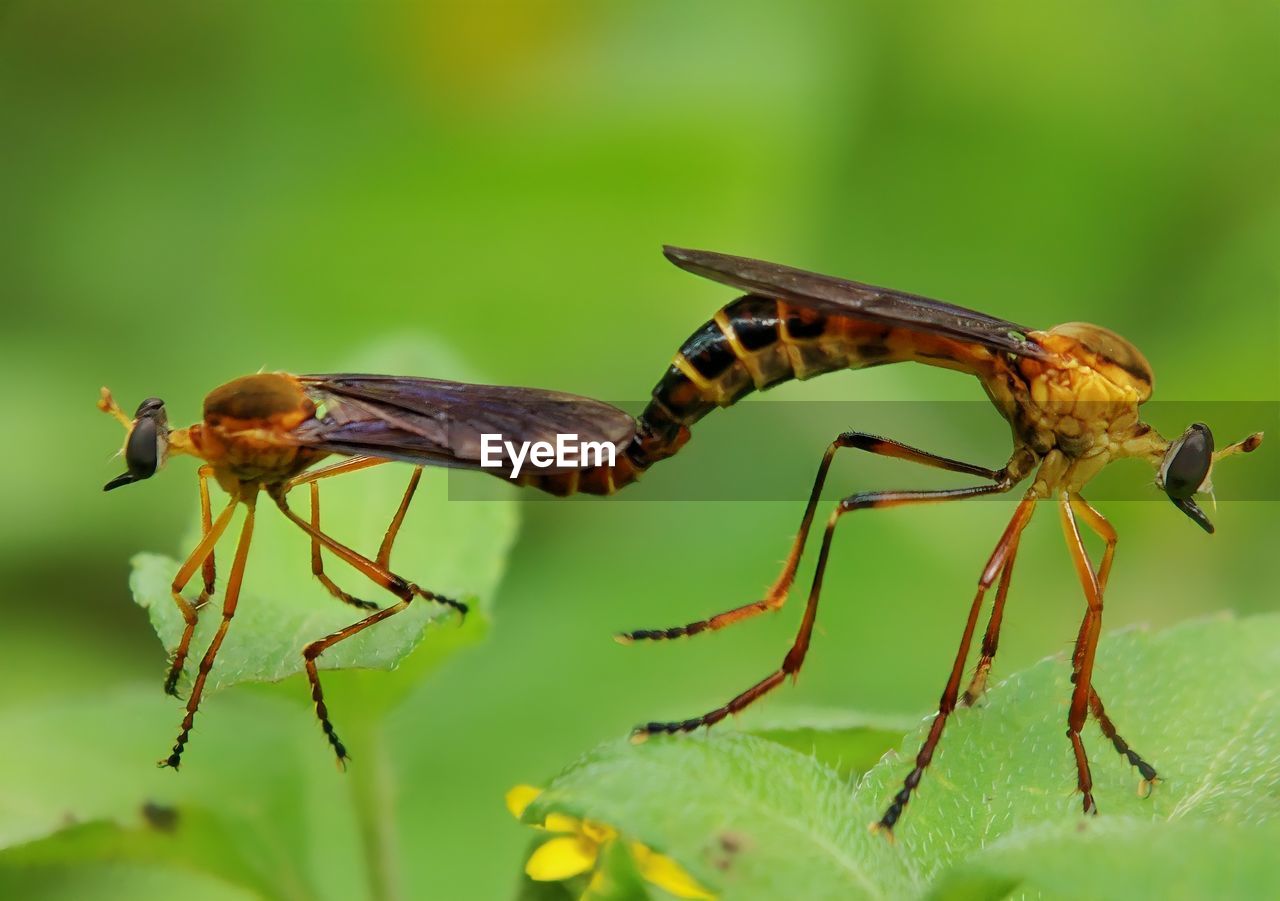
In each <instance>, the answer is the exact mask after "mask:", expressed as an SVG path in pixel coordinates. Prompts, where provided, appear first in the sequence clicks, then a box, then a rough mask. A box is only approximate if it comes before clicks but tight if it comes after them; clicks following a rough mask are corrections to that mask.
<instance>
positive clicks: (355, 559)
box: [272, 488, 467, 767]
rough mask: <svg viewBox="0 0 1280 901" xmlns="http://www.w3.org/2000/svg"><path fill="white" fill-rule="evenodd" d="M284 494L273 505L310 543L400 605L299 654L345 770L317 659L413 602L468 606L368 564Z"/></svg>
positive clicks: (344, 756)
mask: <svg viewBox="0 0 1280 901" xmlns="http://www.w3.org/2000/svg"><path fill="white" fill-rule="evenodd" d="M287 494H288V488H285V489H283V490H280V491H277V492H275V493H273V494H272V499H273V500H274V501H275V502H276V506H278V507H279V508H280V510H281V512H283V513H284V515H285V516H287V517H288V518H289V519H290V520H291V521H292V522H293V523H294V524H296V525H297V526H298V527H299V528H300V529H302V530H303V531H304V532H306V533H307V534H308V535H310V536H311V537H312V539H314V540H316V541H319V542H320V544H321V545H323V546H324V548H325V549H326V550H328V551H329V552H330V553H332V554H333V555H335V556H336V557H338V558H340V559H341V560H343V561H345V562H346V563H348V564H350V565H351V566H353V567H354V568H355V569H357V570H359V571H360V572H361V573H363V574H364V575H365V577H366V578H368V579H369V580H370V581H372V582H373V583H374V584H375V585H378V586H379V587H381V588H383V589H385V590H387V591H389V592H391V593H392V594H394V595H395V596H396V597H397V598H399V601H398V602H397V603H395V604H393V605H391V606H390V607H385V608H383V609H382V610H378V611H375V612H374V613H371V614H370V615H368V616H366V617H365V618H364V619H362V620H359V621H358V622H356V623H353V624H352V625H350V626H347V627H346V628H343V629H339V630H338V631H337V632H333V633H330V634H329V635H326V636H325V637H324V638H322V639H320V640H319V641H313V642H312V643H311V644H309V645H307V646H306V647H305V648H304V649H303V651H302V656H303V660H304V661H305V665H306V670H307V680H308V681H309V682H310V683H311V699H312V701H314V702H315V705H316V716H317V717H318V718H319V719H320V727H321V728H322V729H323V730H324V734H325V737H326V738H328V740H329V744H330V746H331V747H332V748H333V751H334V753H335V754H336V755H337V757H338V764H339V765H340V766H343V767H345V766H346V760H347V757H348V755H347V749H346V746H345V745H344V744H343V743H342V741H341V740H340V739H339V738H338V735H337V733H336V732H335V731H334V729H333V724H332V723H331V722H330V721H329V709H328V707H326V706H325V701H324V690H323V689H322V688H321V687H320V673H319V670H318V669H317V668H316V663H315V661H316V658H317V657H319V656H320V655H321V654H323V653H324V651H325V650H326V649H327V648H330V647H332V646H333V645H335V644H337V643H338V642H340V641H345V640H346V639H348V638H350V637H351V636H353V635H358V634H359V633H360V632H363V631H364V630H365V629H367V628H369V627H370V626H372V625H374V624H375V623H380V622H382V621H383V620H384V619H387V618H388V617H391V616H394V615H395V614H397V613H399V612H400V611H401V610H404V609H405V608H406V607H408V606H409V604H411V603H412V602H413V600H414V599H415V598H422V599H423V600H426V601H434V602H436V603H438V604H442V605H444V606H446V607H452V608H453V609H454V610H457V611H458V612H459V613H461V614H463V615H464V616H465V615H466V612H467V606H466V604H463V603H461V602H459V601H455V600H452V599H451V598H447V597H445V596H444V595H440V594H435V593H434V592H430V591H427V590H426V589H424V588H421V587H420V586H418V585H415V584H414V583H412V582H409V581H406V580H405V579H402V578H401V577H400V576H397V575H396V574H395V573H393V572H391V571H390V570H388V569H387V568H386V567H384V566H380V565H379V564H378V563H376V562H374V561H373V560H370V559H369V558H368V557H366V556H364V555H363V554H360V553H359V552H357V551H354V550H352V549H351V548H349V547H347V546H346V545H345V544H342V543H341V542H339V541H337V540H335V539H334V538H332V537H330V536H329V535H326V534H325V533H324V532H322V531H320V530H319V529H318V528H316V527H315V526H313V525H312V524H311V523H309V522H307V521H306V520H305V519H303V518H302V517H301V516H299V515H298V514H297V513H294V512H293V510H291V509H290V508H289V502H288V500H287V499H286V495H287Z"/></svg>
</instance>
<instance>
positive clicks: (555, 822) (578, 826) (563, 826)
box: [542, 813, 582, 832]
mask: <svg viewBox="0 0 1280 901" xmlns="http://www.w3.org/2000/svg"><path fill="white" fill-rule="evenodd" d="M542 828H543V829H546V830H547V831H549V832H581V831H582V820H580V819H578V818H577V817H571V816H569V815H568V814H567V813H549V814H547V818H546V820H544V821H543V823H542Z"/></svg>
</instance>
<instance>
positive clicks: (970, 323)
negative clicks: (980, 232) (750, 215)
mask: <svg viewBox="0 0 1280 901" xmlns="http://www.w3.org/2000/svg"><path fill="white" fill-rule="evenodd" d="M663 253H665V254H666V257H667V259H669V260H670V261H671V262H673V263H675V264H676V265H677V266H679V267H680V268H681V269H684V270H686V271H688V272H692V273H694V274H695V275H701V276H703V277H704V278H709V279H711V280H712V281H717V282H720V283H721V284H725V285H729V286H731V287H734V288H738V289H740V290H743V291H749V292H751V293H752V294H762V295H764V296H766V297H777V298H781V299H783V300H785V301H787V302H788V303H792V304H795V305H797V306H803V307H812V308H813V309H817V310H822V311H823V312H826V313H835V314H838V315H843V316H851V317H856V318H859V319H867V320H870V321H872V322H882V323H884V324H886V325H893V326H899V327H901V328H906V329H913V330H915V331H920V332H929V333H931V334H937V335H946V336H947V337H948V338H955V339H957V340H960V341H971V342H973V343H975V344H981V345H983V346H984V347H989V348H991V349H992V350H998V351H1003V352H1004V353H1011V354H1016V355H1018V356H1022V357H1035V358H1037V359H1041V360H1047V359H1051V355H1050V354H1049V352H1048V351H1046V350H1045V349H1044V348H1042V347H1041V346H1040V345H1039V344H1037V343H1035V342H1034V341H1031V340H1029V339H1028V338H1027V337H1026V333H1027V332H1028V331H1029V330H1028V329H1027V328H1025V327H1024V326H1021V325H1018V324H1016V323H1013V322H1008V321H1006V320H1003V319H996V318H994V317H992V316H988V315H986V314H985V313H979V312H976V311H974V310H966V309H965V308H964V307H957V306H955V305H953V304H949V303H943V302H942V301H938V300H930V299H929V298H927V297H918V296H916V295H914V294H906V293H903V292H902V291H893V290H890V289H889V288H877V287H875V286H873V285H864V284H861V283H859V282H852V281H848V280H847V279H842V278H834V277H832V276H829V275H819V274H818V273H816V272H806V271H805V270H803V269H792V268H791V267H790V266H780V265H778V264H777V263H765V262H762V261H760V260H752V259H748V258H746V257H735V256H729V255H728V254H723V253H712V252H711V251H707V250H685V249H683V248H680V247H664V248H663Z"/></svg>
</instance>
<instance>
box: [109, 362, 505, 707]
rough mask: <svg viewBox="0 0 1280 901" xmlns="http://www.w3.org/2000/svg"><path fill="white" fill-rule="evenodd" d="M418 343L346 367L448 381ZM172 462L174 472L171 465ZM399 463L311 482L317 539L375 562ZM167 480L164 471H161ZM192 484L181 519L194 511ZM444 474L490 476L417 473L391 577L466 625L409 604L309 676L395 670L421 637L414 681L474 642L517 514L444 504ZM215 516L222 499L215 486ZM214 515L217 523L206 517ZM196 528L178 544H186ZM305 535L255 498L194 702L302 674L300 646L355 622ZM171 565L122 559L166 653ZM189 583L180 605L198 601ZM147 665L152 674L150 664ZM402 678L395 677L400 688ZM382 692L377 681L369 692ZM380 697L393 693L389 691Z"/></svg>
mask: <svg viewBox="0 0 1280 901" xmlns="http://www.w3.org/2000/svg"><path fill="white" fill-rule="evenodd" d="M445 358H447V354H444V353H442V352H441V351H439V350H438V349H434V348H432V347H431V345H430V344H429V343H425V344H424V343H422V342H406V341H403V340H401V341H396V342H392V343H387V344H383V345H380V346H379V347H377V348H374V349H371V350H369V351H367V352H365V353H364V354H362V355H361V356H360V357H359V358H358V359H357V360H354V361H352V365H351V367H350V368H351V369H352V370H354V371H382V372H403V373H422V374H431V373H439V372H441V371H450V372H456V371H457V370H458V369H459V368H460V367H459V366H457V365H456V364H455V363H452V362H450V361H448V360H447V359H445ZM185 462H187V461H184V460H182V459H178V460H175V461H174V469H177V468H178V466H180V465H181V464H182V463H185ZM410 472H411V470H410V467H408V466H405V465H401V464H394V463H392V464H388V465H385V466H379V467H375V468H373V469H370V470H365V471H362V472H357V473H352V474H350V475H345V476H342V477H339V478H335V479H332V480H325V481H322V482H320V483H319V485H320V496H321V525H322V527H323V528H324V530H325V531H326V532H328V533H329V534H331V535H333V536H334V537H335V538H337V539H338V540H339V541H342V542H344V543H346V544H348V545H350V546H351V547H353V548H355V549H357V550H359V551H361V552H362V553H364V554H365V555H367V556H369V557H373V556H375V555H376V554H377V551H378V547H379V545H380V543H381V541H382V537H383V535H384V533H385V531H386V528H387V526H388V524H389V523H390V520H391V516H392V514H393V513H394V512H395V510H396V507H397V506H398V504H399V503H400V499H401V497H402V496H403V494H404V491H405V488H406V486H407V484H408V480H409V475H410ZM169 475H170V477H172V476H173V473H170V474H169ZM190 477H191V479H192V489H193V490H192V502H193V511H194V510H195V509H196V508H195V506H194V505H195V502H196V493H195V491H194V488H195V478H194V474H191V476H190ZM450 478H476V479H485V478H491V477H489V476H486V475H484V474H479V473H477V474H454V475H450V474H449V473H447V472H446V471H444V470H442V469H439V468H428V469H427V470H426V471H424V473H423V478H422V482H421V484H420V486H419V488H418V492H417V494H416V496H415V498H414V501H413V505H412V506H411V507H410V509H409V513H408V515H407V517H406V518H405V521H404V525H403V527H402V528H401V530H400V534H399V538H398V540H397V542H396V546H395V552H394V554H393V556H392V568H393V570H394V571H395V572H397V573H398V574H400V575H403V576H404V577H405V578H406V579H408V580H410V581H413V582H416V583H418V584H419V585H422V586H423V587H424V588H427V589H429V590H431V591H434V592H437V593H439V594H444V595H446V596H448V597H453V598H456V599H459V600H464V601H466V602H468V603H469V604H470V605H471V607H472V614H471V615H470V616H469V619H470V620H471V622H469V623H468V624H467V625H466V626H463V627H462V631H459V617H458V615H457V614H456V613H454V612H452V611H450V610H449V609H448V608H446V607H443V606H441V605H439V604H434V603H431V602H428V601H421V600H419V601H415V602H414V603H413V604H411V605H410V606H409V607H408V608H407V609H405V610H404V611H403V612H401V613H399V614H397V615H396V616H394V617H392V618H391V619H389V620H386V621H384V622H382V623H379V624H378V625H376V626H374V627H372V628H369V629H367V630H365V631H364V632H362V633H360V634H358V635H356V636H354V637H352V638H351V639H348V640H346V641H343V642H341V643H339V644H337V645H335V646H333V647H332V648H330V649H328V650H326V651H325V653H324V654H323V655H322V656H321V657H320V659H319V666H320V668H321V669H374V670H390V669H394V668H396V667H397V666H398V665H400V664H401V663H402V662H404V661H405V660H406V658H408V657H410V654H411V652H413V650H414V649H415V648H416V647H417V646H418V645H419V643H420V642H421V641H422V638H423V636H424V634H426V632H427V631H428V629H431V630H432V631H433V632H435V633H437V634H439V635H440V641H439V642H438V643H437V644H436V647H434V648H432V649H426V650H424V653H423V654H422V655H421V659H418V655H415V659H414V663H413V667H412V669H413V670H414V674H415V675H422V674H423V673H425V671H426V670H428V669H430V668H431V666H433V665H434V664H435V663H436V662H438V660H439V659H440V658H441V656H442V651H445V650H452V649H454V648H456V647H460V646H463V645H465V644H469V643H471V642H472V641H474V640H477V639H478V638H479V637H481V636H482V635H483V634H484V631H485V624H486V621H487V619H488V614H489V607H490V603H491V600H492V597H493V594H494V591H495V590H496V588H497V585H498V582H499V580H500V579H501V577H502V572H503V567H504V564H505V561H506V557H507V554H508V551H509V549H510V546H511V544H512V542H513V540H514V537H515V532H516V508H515V503H514V500H513V499H512V495H511V494H510V493H507V494H506V496H505V497H504V499H500V500H490V501H482V502H481V501H466V502H459V503H450V501H449V496H448V495H449V492H448V484H449V480H450ZM214 495H215V496H214V501H213V503H214V506H215V510H216V509H217V508H218V507H219V506H220V504H221V503H224V502H225V496H224V495H221V493H220V492H218V491H217V490H216V488H215V490H214ZM290 503H291V506H292V507H293V509H294V510H295V511H297V512H299V513H300V514H302V515H304V516H305V515H307V513H308V511H309V510H310V499H309V494H308V489H306V488H305V487H304V488H302V489H299V490H297V491H295V492H294V493H293V494H292V495H291V496H290ZM243 515H244V514H243V512H241V513H239V514H237V516H236V518H235V519H234V520H233V522H232V524H231V526H230V527H229V528H228V530H227V534H226V535H224V537H223V540H222V541H221V542H220V543H219V547H218V553H219V556H218V560H217V563H218V577H219V580H220V581H219V586H218V591H217V592H216V593H215V595H214V597H213V599H212V600H211V601H210V602H209V603H208V604H206V605H205V607H204V608H203V609H202V610H201V615H200V623H199V625H198V626H197V628H196V632H195V636H194V638H193V640H192V644H191V656H190V657H189V658H188V662H187V666H186V670H185V682H186V684H187V685H188V686H189V684H190V680H191V678H192V677H193V675H194V673H195V671H196V667H197V666H198V665H199V661H200V657H201V655H202V654H203V652H204V649H205V648H206V647H207V646H208V644H209V641H210V640H211V638H212V637H213V633H214V631H215V630H216V629H217V626H218V622H219V619H220V617H219V610H220V606H221V603H222V588H223V587H224V586H225V580H226V577H227V573H228V571H229V568H230V564H231V555H232V554H233V553H234V549H235V545H236V539H237V536H238V533H239V528H240V524H241V523H242V522H243ZM215 516H216V513H215ZM198 539H199V521H198V518H196V517H195V516H194V515H193V526H192V528H191V530H190V532H189V534H188V535H187V537H186V539H185V540H184V541H183V542H182V543H181V547H182V548H184V549H189V548H191V547H194V546H195V544H196V542H197V541H198ZM310 546H311V544H310V538H309V537H308V536H307V535H306V534H305V533H304V532H302V530H301V529H299V528H298V527H297V526H295V525H294V524H293V523H291V522H289V521H288V520H287V519H285V517H284V516H283V515H281V514H280V512H279V511H278V510H277V509H276V508H275V505H274V504H273V503H272V502H271V501H270V500H269V499H267V498H265V497H262V498H260V499H259V503H258V513H257V518H256V522H255V527H254V535H253V543H252V545H251V548H250V551H249V558H248V564H247V568H246V575H245V579H244V587H243V589H242V591H241V595H240V601H239V605H238V607H237V610H236V615H235V619H234V620H233V621H232V624H231V627H230V629H229V631H228V633H227V638H226V641H225V643H224V644H223V646H222V648H221V650H220V652H219V654H218V659H217V663H216V665H215V666H214V669H213V671H212V673H211V674H210V676H209V680H208V683H207V685H206V689H205V691H206V695H208V694H212V693H214V692H216V691H218V690H220V689H224V688H227V687H229V686H232V685H236V684H239V683H242V682H276V681H279V680H281V679H284V678H286V677H287V676H290V675H292V674H294V673H298V672H300V671H301V670H302V665H303V661H302V648H303V647H304V646H305V645H307V644H308V643H309V642H312V641H314V640H316V639H317V638H321V637H323V636H325V635H327V634H329V633H331V632H333V631H335V630H337V629H340V628H343V627H344V626H347V625H350V624H351V623H353V622H356V621H358V620H359V619H361V618H362V617H364V616H365V615H367V613H366V612H364V611H360V610H357V609H356V608H354V607H351V606H349V605H346V604H344V603H342V602H341V601H339V600H338V599H337V598H335V597H333V596H332V595H331V594H329V592H328V591H326V590H325V588H324V587H323V586H322V585H321V584H320V583H319V581H318V580H316V579H315V578H313V577H312V574H311V568H310ZM178 567H179V561H178V560H177V559H175V558H172V557H169V556H163V555H158V554H150V553H148V554H139V555H137V556H136V557H135V558H134V560H133V575H132V577H131V579H130V587H131V588H132V590H133V595H134V599H135V600H136V601H137V603H138V604H139V605H141V606H142V607H143V608H145V609H146V611H147V613H148V616H149V617H150V619H151V623H152V626H153V627H154V628H155V630H156V634H157V635H158V636H159V637H160V640H161V641H162V642H163V644H164V646H165V648H166V649H167V650H169V651H170V652H172V650H173V649H174V648H175V647H176V646H177V643H178V639H179V637H180V636H181V634H182V630H183V626H184V623H183V620H182V616H181V614H180V613H179V611H178V609H177V607H176V605H175V604H174V602H173V598H172V596H171V594H170V583H171V582H172V580H173V577H174V575H175V573H176V572H177V570H178ZM325 571H326V573H327V574H328V575H329V576H330V577H331V578H332V579H333V580H334V581H335V582H337V583H338V584H339V585H340V586H342V587H343V588H344V589H345V590H347V591H349V592H350V593H352V594H354V595H355V596H357V597H360V598H363V599H365V600H369V601H373V602H374V603H377V604H379V605H380V606H387V605H389V604H391V603H394V602H395V600H396V599H395V597H394V596H392V595H390V594H389V593H387V592H384V591H382V590H381V589H379V588H377V587H376V586H375V585H373V584H372V583H371V582H370V581H369V580H368V579H366V578H365V577H364V576H363V575H361V574H360V573H358V572H357V571H356V570H354V569H352V568H351V567H349V566H347V565H346V564H344V563H342V562H341V561H338V560H337V559H335V558H334V557H333V556H332V555H331V554H328V553H326V554H325ZM199 587H200V574H199V572H197V573H196V575H195V577H194V578H193V579H192V581H191V583H190V584H189V585H188V587H187V589H186V591H185V595H186V596H187V597H188V598H194V597H195V596H196V594H197V593H198V591H199ZM157 669H159V667H157ZM412 682H413V680H412V679H408V678H406V679H401V680H400V681H399V685H398V690H399V691H401V692H402V691H406V690H408V688H409V687H410V686H411V685H412ZM378 684H379V685H380V686H386V680H382V681H381V682H380V683H378ZM385 690H387V691H395V690H396V689H392V688H391V687H390V686H386V687H385Z"/></svg>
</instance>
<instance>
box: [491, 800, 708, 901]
mask: <svg viewBox="0 0 1280 901" xmlns="http://www.w3.org/2000/svg"><path fill="white" fill-rule="evenodd" d="M540 794H542V789H540V788H534V787H533V786H532V785H517V786H516V787H515V788H513V789H511V791H509V792H507V810H509V811H511V814H512V816H514V817H515V818H516V819H520V818H521V817H523V816H524V812H525V810H526V809H527V808H528V806H529V805H530V804H532V803H533V801H534V799H535V798H537V797H538V795H540ZM534 828H537V829H543V830H546V831H547V832H553V833H556V835H555V837H554V838H549V839H547V840H546V841H545V842H543V843H542V844H541V845H539V846H538V849H537V850H536V851H534V852H533V854H532V855H530V857H529V860H528V862H527V863H526V864H525V865H524V871H525V873H527V874H528V876H529V878H530V879H535V880H537V881H538V882H559V881H560V880H562V879H569V878H571V877H573V876H580V875H582V874H583V873H588V872H589V873H591V881H590V882H589V883H588V884H587V890H586V892H584V893H583V896H582V897H583V899H589V898H592V897H595V896H596V894H597V893H598V891H599V890H600V889H601V888H602V887H603V886H604V884H605V873H604V871H603V870H601V869H597V864H598V863H599V862H600V860H601V858H602V856H603V853H604V852H605V851H606V850H607V849H608V848H609V847H611V846H612V844H613V843H614V842H617V841H624V840H623V839H622V838H621V837H620V836H619V835H618V831H617V830H616V829H614V828H613V827H612V826H606V825H604V824H603V823H596V822H594V821H592V820H580V819H578V818H577V817H571V816H567V815H566V814H562V813H551V814H548V815H547V817H546V819H545V820H543V822H542V825H540V826H535V827H534ZM625 845H626V848H627V850H628V851H629V852H630V853H631V859H632V860H634V861H635V865H636V870H637V871H638V872H639V874H640V876H641V878H643V879H644V880H645V881H646V882H650V883H652V884H653V885H656V886H658V888H661V889H664V890H665V891H667V892H670V893H671V894H672V895H675V896H676V897H677V898H692V899H714V898H715V895H713V894H711V893H710V892H709V891H707V890H706V889H705V888H703V887H702V886H701V885H699V884H698V881H697V880H696V879H694V878H693V877H692V876H690V875H689V874H688V873H687V872H686V871H685V869H684V868H683V867H681V866H680V864H678V863H676V862H675V861H674V860H672V859H671V858H670V857H667V856H666V855H665V854H659V853H658V852H657V851H654V850H653V849H652V848H650V847H648V846H647V845H644V844H641V843H640V842H636V841H626V842H625Z"/></svg>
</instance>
